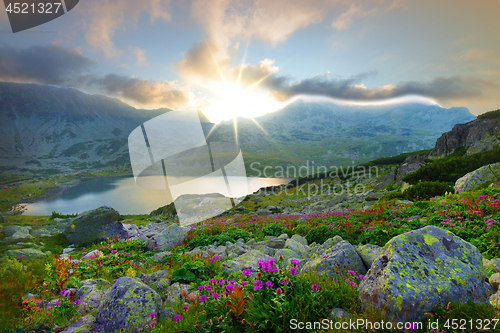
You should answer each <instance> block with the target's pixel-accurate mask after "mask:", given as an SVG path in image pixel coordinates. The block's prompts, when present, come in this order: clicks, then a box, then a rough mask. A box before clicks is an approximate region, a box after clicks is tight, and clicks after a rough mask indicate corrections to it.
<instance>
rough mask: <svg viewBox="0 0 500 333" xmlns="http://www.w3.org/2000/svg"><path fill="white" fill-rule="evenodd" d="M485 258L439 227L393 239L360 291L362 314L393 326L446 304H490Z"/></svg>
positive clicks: (417, 317)
mask: <svg viewBox="0 0 500 333" xmlns="http://www.w3.org/2000/svg"><path fill="white" fill-rule="evenodd" d="M485 279H486V271H485V269H484V267H483V262H482V255H481V253H479V250H478V249H477V248H476V247H475V246H473V245H472V244H470V243H468V242H465V241H464V240H462V239H461V238H459V237H457V236H456V235H454V234H453V233H451V232H449V231H445V230H442V229H439V228H436V227H434V226H428V227H425V228H422V229H419V230H414V231H410V232H408V233H405V234H402V235H399V236H397V237H394V238H393V239H391V240H390V241H389V242H387V244H386V245H385V246H384V251H383V253H382V255H381V256H380V257H379V258H378V259H377V260H375V262H374V263H373V265H372V267H371V268H370V270H369V271H368V274H367V275H366V276H365V278H364V279H363V280H362V281H361V284H360V286H359V297H360V299H361V301H362V305H363V308H365V309H367V308H372V309H375V308H376V309H384V310H385V311H386V318H387V319H388V320H392V319H394V320H396V319H397V320H399V321H410V320H417V319H420V318H422V317H423V316H424V314H425V313H426V312H431V311H433V310H434V308H436V307H437V306H444V305H446V303H447V302H460V303H466V302H468V301H474V302H477V303H482V304H487V303H488V296H489V293H490V292H491V287H490V285H489V284H488V283H486V282H485Z"/></svg>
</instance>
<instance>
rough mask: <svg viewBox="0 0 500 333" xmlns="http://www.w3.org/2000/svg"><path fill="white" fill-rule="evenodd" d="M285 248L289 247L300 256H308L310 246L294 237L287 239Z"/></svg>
mask: <svg viewBox="0 0 500 333" xmlns="http://www.w3.org/2000/svg"><path fill="white" fill-rule="evenodd" d="M294 236H296V235H294ZM285 249H289V250H291V251H293V252H295V253H297V254H298V255H299V256H300V258H306V257H308V251H309V246H307V245H304V244H302V243H299V242H298V241H296V240H295V239H294V238H293V237H292V238H290V239H287V240H286V242H285Z"/></svg>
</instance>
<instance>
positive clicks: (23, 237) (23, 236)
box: [2, 231, 33, 244]
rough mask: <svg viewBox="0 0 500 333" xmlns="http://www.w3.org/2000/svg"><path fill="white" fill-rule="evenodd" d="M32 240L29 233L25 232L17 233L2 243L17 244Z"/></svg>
mask: <svg viewBox="0 0 500 333" xmlns="http://www.w3.org/2000/svg"><path fill="white" fill-rule="evenodd" d="M31 239H33V236H31V235H30V234H29V233H27V232H25V231H17V232H16V233H14V234H13V235H11V236H9V237H7V238H5V239H4V240H3V241H2V243H3V244H15V243H19V242H25V241H28V240H31Z"/></svg>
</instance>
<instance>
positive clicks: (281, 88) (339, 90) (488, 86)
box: [269, 73, 500, 101]
mask: <svg viewBox="0 0 500 333" xmlns="http://www.w3.org/2000/svg"><path fill="white" fill-rule="evenodd" d="M373 74H374V73H365V74H360V75H357V76H353V77H351V78H348V79H331V78H329V77H328V75H320V76H315V77H313V78H309V79H305V80H303V81H300V82H297V83H294V84H289V80H282V81H281V82H280V85H277V86H274V87H271V86H269V87H270V89H271V94H272V96H273V97H274V98H275V99H276V100H278V101H286V100H288V99H289V98H291V97H293V96H296V95H301V94H311V95H324V96H329V97H335V98H339V99H345V100H357V101H370V100H381V99H387V98H393V97H400V96H405V95H422V96H426V97H431V98H435V99H437V100H440V101H448V100H452V99H463V98H469V99H484V98H485V97H486V96H487V95H491V94H494V93H495V92H496V93H498V91H499V90H500V84H499V83H498V82H496V81H493V80H484V79H480V78H477V77H471V76H452V77H446V78H444V77H438V78H435V79H434V80H431V81H427V82H419V81H408V82H402V83H399V84H390V85H386V86H382V87H376V88H367V87H366V86H365V85H364V84H362V83H361V81H362V80H363V79H365V78H367V77H369V76H371V75H373Z"/></svg>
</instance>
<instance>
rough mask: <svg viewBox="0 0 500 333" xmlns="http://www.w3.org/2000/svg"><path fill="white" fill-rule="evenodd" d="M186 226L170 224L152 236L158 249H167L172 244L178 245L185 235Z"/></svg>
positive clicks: (171, 246)
mask: <svg viewBox="0 0 500 333" xmlns="http://www.w3.org/2000/svg"><path fill="white" fill-rule="evenodd" d="M187 230H188V229H187V228H185V227H179V226H178V225H176V224H171V225H169V226H168V227H166V228H165V229H164V230H163V231H162V232H161V233H160V234H158V235H157V236H155V237H153V239H154V241H155V242H156V246H158V249H159V250H160V251H168V250H170V249H171V248H173V247H174V246H177V245H180V244H181V243H182V241H183V240H184V239H185V238H186V236H187Z"/></svg>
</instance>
